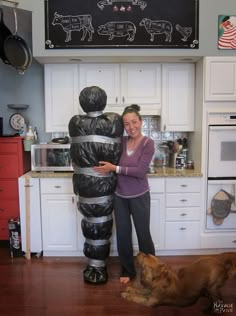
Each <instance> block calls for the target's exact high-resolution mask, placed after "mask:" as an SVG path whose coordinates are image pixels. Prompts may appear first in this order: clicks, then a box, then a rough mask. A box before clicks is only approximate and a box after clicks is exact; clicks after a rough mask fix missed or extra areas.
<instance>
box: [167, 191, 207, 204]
mask: <svg viewBox="0 0 236 316" xmlns="http://www.w3.org/2000/svg"><path fill="white" fill-rule="evenodd" d="M200 199H201V195H200V193H185V194H181V193H168V194H166V207H185V206H200V202H201V201H200Z"/></svg>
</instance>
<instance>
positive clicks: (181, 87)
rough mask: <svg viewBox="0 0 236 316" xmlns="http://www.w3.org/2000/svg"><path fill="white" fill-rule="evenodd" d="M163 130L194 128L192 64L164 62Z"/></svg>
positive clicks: (189, 129)
mask: <svg viewBox="0 0 236 316" xmlns="http://www.w3.org/2000/svg"><path fill="white" fill-rule="evenodd" d="M161 128H162V130H163V131H193V130H194V65H193V64H174V63H173V64H171V63H170V64H164V65H163V69H162V115H161Z"/></svg>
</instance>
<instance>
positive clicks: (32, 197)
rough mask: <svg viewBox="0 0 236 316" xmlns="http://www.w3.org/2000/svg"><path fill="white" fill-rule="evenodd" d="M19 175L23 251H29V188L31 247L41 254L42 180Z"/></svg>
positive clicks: (31, 249)
mask: <svg viewBox="0 0 236 316" xmlns="http://www.w3.org/2000/svg"><path fill="white" fill-rule="evenodd" d="M28 182H29V183H27V182H26V176H25V175H23V176H21V177H19V179H18V183H19V200H20V223H21V241H22V251H24V252H26V251H27V227H26V226H27V225H26V218H27V214H26V207H27V205H26V190H27V189H28V190H29V231H30V234H29V236H30V237H29V248H30V252H32V253H36V255H41V253H42V251H43V245H42V226H41V207H40V180H39V178H32V177H29V176H28Z"/></svg>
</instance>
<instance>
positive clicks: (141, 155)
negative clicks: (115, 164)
mask: <svg viewBox="0 0 236 316" xmlns="http://www.w3.org/2000/svg"><path fill="white" fill-rule="evenodd" d="M127 142H128V137H127V136H124V137H123V151H122V155H121V158H120V161H119V173H118V175H117V186H116V191H115V194H116V195H118V196H121V197H123V198H130V197H137V196H140V195H143V194H144V193H146V192H148V191H149V184H148V179H147V171H148V167H149V164H150V162H151V160H152V157H153V154H154V142H153V140H152V139H150V138H148V137H146V136H144V137H143V138H142V140H141V141H140V143H139V144H138V146H137V148H136V149H135V150H134V151H133V153H132V154H131V155H128V153H127Z"/></svg>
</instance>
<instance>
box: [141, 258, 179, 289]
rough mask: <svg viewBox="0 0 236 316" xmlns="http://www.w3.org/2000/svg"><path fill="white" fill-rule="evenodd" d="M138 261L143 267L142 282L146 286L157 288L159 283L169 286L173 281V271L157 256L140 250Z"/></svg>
mask: <svg viewBox="0 0 236 316" xmlns="http://www.w3.org/2000/svg"><path fill="white" fill-rule="evenodd" d="M137 263H138V265H139V267H140V269H141V283H142V284H143V285H144V286H146V287H149V288H155V287H156V286H159V285H161V286H162V287H167V286H169V284H170V283H171V281H172V279H173V277H172V276H171V274H172V271H170V269H169V268H168V266H167V265H166V264H165V263H163V262H162V261H161V260H159V259H158V258H157V257H155V256H153V255H150V254H147V255H146V254H144V253H142V252H139V253H138V255H137Z"/></svg>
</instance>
